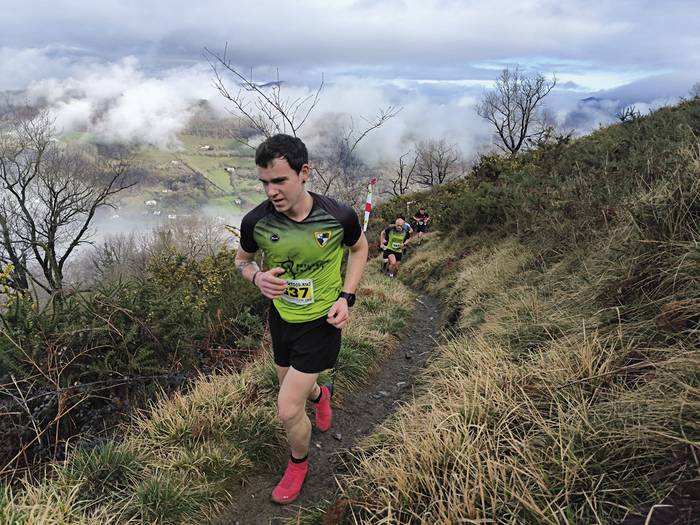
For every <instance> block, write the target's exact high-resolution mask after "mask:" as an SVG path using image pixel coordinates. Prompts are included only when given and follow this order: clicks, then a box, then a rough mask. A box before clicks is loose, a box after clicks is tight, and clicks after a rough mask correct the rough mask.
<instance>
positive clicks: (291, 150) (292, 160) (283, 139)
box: [255, 133, 309, 173]
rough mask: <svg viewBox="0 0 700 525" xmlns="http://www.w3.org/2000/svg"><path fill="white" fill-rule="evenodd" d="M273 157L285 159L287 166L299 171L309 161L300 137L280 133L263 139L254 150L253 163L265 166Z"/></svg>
mask: <svg viewBox="0 0 700 525" xmlns="http://www.w3.org/2000/svg"><path fill="white" fill-rule="evenodd" d="M274 159H287V162H288V163H289V166H290V167H291V168H292V169H293V170H294V171H296V172H297V173H299V172H300V171H301V167H302V166H303V165H304V164H308V163H309V152H308V151H307V150H306V146H305V145H304V143H303V142H302V141H301V139H300V138H297V137H292V136H291V135H285V134H284V133H280V134H278V135H273V136H272V137H270V138H269V139H267V140H265V142H263V143H262V144H260V145H259V146H258V147H257V149H256V150H255V164H256V165H258V166H260V167H261V168H267V167H268V166H269V165H270V163H271V162H272V161H273V160H274Z"/></svg>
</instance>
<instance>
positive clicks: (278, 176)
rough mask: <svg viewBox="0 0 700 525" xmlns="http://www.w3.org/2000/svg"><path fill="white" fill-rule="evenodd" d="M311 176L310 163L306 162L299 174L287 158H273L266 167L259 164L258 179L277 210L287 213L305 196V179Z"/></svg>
mask: <svg viewBox="0 0 700 525" xmlns="http://www.w3.org/2000/svg"><path fill="white" fill-rule="evenodd" d="M308 178H309V165H308V164H304V165H303V166H302V167H301V171H300V172H299V173H298V174H297V172H296V171H294V170H293V169H292V168H291V167H290V166H289V162H287V159H273V160H272V162H271V163H270V164H269V165H268V166H267V167H266V168H261V167H260V166H258V179H260V182H262V183H263V188H264V189H265V194H266V195H267V198H268V199H269V200H270V202H272V205H273V206H274V207H275V210H277V211H279V212H281V213H285V212H288V211H290V210H292V209H293V208H294V207H295V206H296V205H297V204H298V203H299V202H301V198H302V197H303V196H304V181H306V179H308Z"/></svg>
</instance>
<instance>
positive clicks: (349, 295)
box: [340, 292, 355, 306]
mask: <svg viewBox="0 0 700 525" xmlns="http://www.w3.org/2000/svg"><path fill="white" fill-rule="evenodd" d="M340 297H345V300H346V301H347V302H348V306H352V305H354V304H355V294H354V293H347V292H342V293H341V294H340Z"/></svg>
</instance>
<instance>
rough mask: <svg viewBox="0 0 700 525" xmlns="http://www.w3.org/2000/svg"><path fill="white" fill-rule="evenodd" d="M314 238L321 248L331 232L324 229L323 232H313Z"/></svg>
mask: <svg viewBox="0 0 700 525" xmlns="http://www.w3.org/2000/svg"><path fill="white" fill-rule="evenodd" d="M314 238H315V239H316V242H317V243H318V245H319V246H320V247H321V248H323V247H324V246H325V245H326V243H327V242H328V239H330V238H331V232H329V231H325V232H314Z"/></svg>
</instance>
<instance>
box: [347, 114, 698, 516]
mask: <svg viewBox="0 0 700 525" xmlns="http://www.w3.org/2000/svg"><path fill="white" fill-rule="evenodd" d="M699 133H700V101H698V102H693V103H684V104H682V105H681V106H679V107H676V108H668V109H664V110H661V111H659V112H657V113H656V114H654V115H652V116H650V117H647V118H645V119H642V120H640V121H638V122H634V123H630V125H627V124H625V125H620V126H613V127H611V128H608V129H605V130H601V131H599V132H597V133H595V134H593V135H592V136H590V137H586V138H583V139H579V140H577V141H574V142H572V143H570V144H567V143H560V144H555V145H551V146H548V147H545V148H544V149H542V150H538V151H535V152H531V153H528V154H526V155H523V156H522V157H520V158H519V159H512V160H509V159H498V158H485V159H483V160H482V162H481V164H480V165H479V166H477V168H476V169H475V172H474V176H475V178H476V179H477V180H476V181H475V180H472V181H471V182H464V183H459V184H457V185H453V186H452V187H451V189H450V190H449V194H448V193H446V192H445V191H444V190H442V189H440V190H437V191H435V192H433V193H426V194H418V195H412V196H409V197H408V199H410V200H418V201H419V202H421V203H422V204H423V203H425V204H427V205H428V209H429V210H430V211H433V210H435V212H436V213H435V216H436V217H437V221H438V225H439V226H440V227H441V228H442V230H443V231H442V233H441V234H433V235H432V236H431V237H430V238H429V240H428V241H427V242H426V243H424V245H423V246H422V247H421V248H420V249H419V250H418V252H417V254H416V255H415V256H414V257H413V258H412V259H411V260H410V261H409V262H408V263H407V264H406V265H405V268H404V269H403V276H404V278H405V279H407V280H408V281H409V282H410V283H413V284H416V285H419V286H422V287H425V288H427V290H429V291H431V292H433V293H436V294H438V295H440V296H441V297H442V299H443V301H444V304H445V317H444V319H443V321H444V328H445V330H446V332H447V333H448V334H451V337H450V339H449V341H447V342H445V343H444V344H442V345H440V346H439V348H438V349H437V354H438V357H437V358H436V359H435V360H434V361H433V362H432V363H431V365H430V367H429V370H428V372H427V373H426V374H425V376H424V378H423V383H422V384H423V387H422V390H421V392H422V394H421V395H420V396H419V397H417V398H416V400H415V402H413V403H410V404H409V405H407V406H405V407H404V408H402V409H401V410H400V411H399V413H398V414H397V415H396V417H395V418H393V419H392V420H390V421H389V422H387V423H386V424H385V425H383V427H382V428H381V429H380V430H379V431H378V432H377V433H375V435H373V436H372V438H371V439H370V440H367V441H366V442H365V443H364V446H363V447H362V448H361V450H359V451H358V461H357V463H356V466H355V470H354V472H352V473H351V474H349V475H348V476H346V477H345V478H344V479H343V480H342V482H341V491H340V492H341V493H340V494H339V496H338V498H337V503H336V505H335V508H334V509H333V512H334V515H336V516H337V515H338V514H343V513H344V516H345V517H344V521H343V520H342V519H341V520H338V522H340V521H342V522H344V523H426V524H428V523H430V524H434V523H472V522H473V523H503V524H506V523H508V524H511V523H532V524H544V523H547V524H560V523H577V524H578V523H606V524H607V523H621V522H623V521H624V522H625V523H629V524H631V523H651V524H654V523H658V524H661V523H693V522H695V521H697V520H698V519H700V518H699V516H700V514H699V513H698V508H700V507H699V505H698V501H699V498H698V493H699V492H700V491H699V490H698V468H699V467H700V465H699V464H698V459H697V458H698V452H700V143H699V142H698V139H697V137H698V134H699ZM486 174H489V176H488V177H486ZM488 180H491V182H487V181H488ZM494 181H495V182H494ZM440 199H444V200H440ZM404 200H406V199H404ZM459 203H471V204H470V206H471V207H470V208H466V209H463V210H460V209H459V208H458V204H459ZM438 204H440V206H439V207H438ZM393 206H394V207H393V208H392V205H390V206H389V207H388V208H387V209H386V210H385V213H386V214H387V215H388V216H389V215H390V214H391V213H392V211H393V210H395V209H398V210H400V209H402V206H403V201H402V202H399V203H396V204H394V205H393ZM387 218H388V217H387ZM468 234H471V235H468ZM654 505H661V506H656V507H654ZM693 520H695V521H693Z"/></svg>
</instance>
